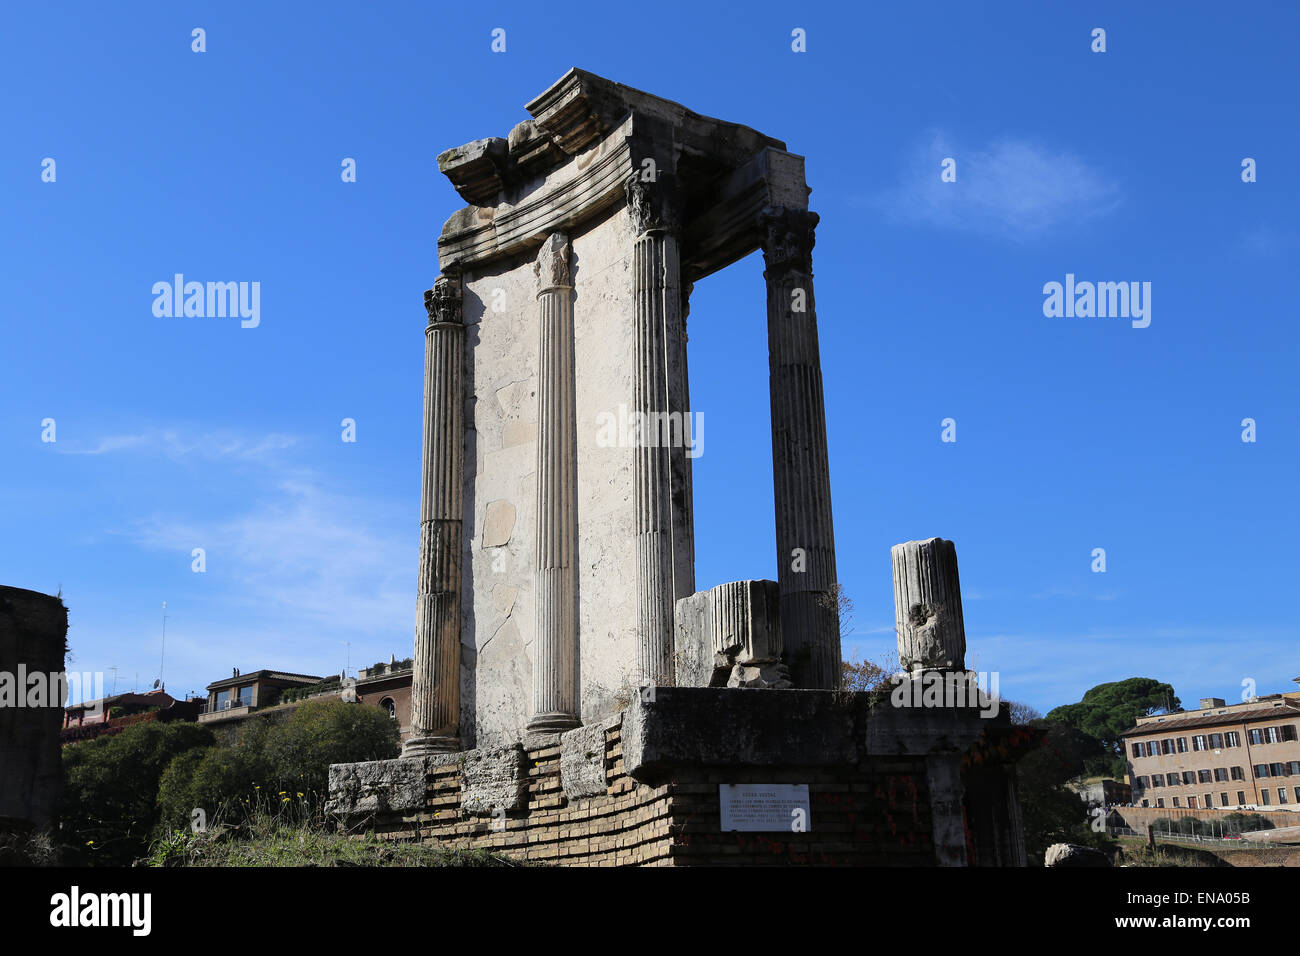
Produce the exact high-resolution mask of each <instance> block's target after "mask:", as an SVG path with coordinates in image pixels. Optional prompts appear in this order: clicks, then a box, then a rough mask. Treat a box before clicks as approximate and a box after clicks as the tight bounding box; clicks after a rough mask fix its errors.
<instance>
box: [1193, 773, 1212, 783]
mask: <svg viewBox="0 0 1300 956" xmlns="http://www.w3.org/2000/svg"><path fill="white" fill-rule="evenodd" d="M1196 782H1197V783H1209V782H1210V771H1208V770H1198V771H1196Z"/></svg>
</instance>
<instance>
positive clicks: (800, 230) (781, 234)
mask: <svg viewBox="0 0 1300 956" xmlns="http://www.w3.org/2000/svg"><path fill="white" fill-rule="evenodd" d="M819 219H820V217H819V216H818V215H817V213H815V212H809V211H808V210H806V209H772V208H769V209H765V210H763V214H762V218H761V222H762V225H763V261H764V262H765V263H766V264H767V268H768V271H770V272H774V273H776V272H786V271H791V270H795V271H799V272H805V273H807V274H808V275H812V250H813V244H814V243H815V242H816V237H815V236H814V230H815V229H816V228H817V223H818V221H819Z"/></svg>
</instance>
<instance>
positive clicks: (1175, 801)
mask: <svg viewBox="0 0 1300 956" xmlns="http://www.w3.org/2000/svg"><path fill="white" fill-rule="evenodd" d="M1192 799H1193V800H1195V799H1196V798H1195V797H1192ZM1178 800H1179V798H1178V797H1174V806H1176V807H1177V806H1181V804H1180V803H1179V802H1178Z"/></svg>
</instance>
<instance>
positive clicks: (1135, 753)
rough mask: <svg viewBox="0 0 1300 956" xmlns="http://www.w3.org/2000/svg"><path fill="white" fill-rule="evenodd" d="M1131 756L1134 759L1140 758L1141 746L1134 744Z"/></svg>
mask: <svg viewBox="0 0 1300 956" xmlns="http://www.w3.org/2000/svg"><path fill="white" fill-rule="evenodd" d="M1133 756H1134V757H1141V756H1142V745H1141V744H1140V743H1139V744H1134V745H1133Z"/></svg>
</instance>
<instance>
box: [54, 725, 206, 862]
mask: <svg viewBox="0 0 1300 956" xmlns="http://www.w3.org/2000/svg"><path fill="white" fill-rule="evenodd" d="M212 744H213V736H212V732H211V731H210V730H209V729H208V728H206V727H201V726H199V725H198V724H191V723H181V722H176V723H167V724H162V723H157V722H149V723H140V724H135V725H133V726H130V727H127V728H126V729H125V730H123V731H122V732H121V733H119V734H114V735H113V736H109V737H100V738H97V739H95V740H90V741H87V742H85V743H80V744H76V745H74V746H70V747H65V748H64V749H63V771H64V777H65V780H66V785H65V787H64V791H63V799H62V803H61V807H60V821H61V823H60V827H59V832H60V836H61V839H62V840H63V842H64V843H65V844H66V845H67V847H68V849H69V850H70V851H71V853H72V855H73V860H72V861H73V862H81V863H96V862H102V863H108V864H122V865H124V864H129V863H130V862H131V861H132V860H133V859H134V858H136V857H137V856H140V855H141V854H143V852H144V851H145V850H146V849H147V847H148V837H149V833H150V831H151V830H152V829H153V826H154V824H155V823H156V822H157V819H158V811H157V794H158V781H159V779H160V778H161V777H162V775H163V772H164V770H165V769H166V768H167V766H168V765H169V764H170V763H171V762H172V761H173V760H174V759H175V758H176V757H177V756H179V755H180V754H183V753H188V752H190V751H194V750H199V751H200V752H201V751H202V749H203V748H206V747H210V746H211V745H212Z"/></svg>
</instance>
